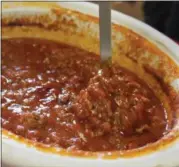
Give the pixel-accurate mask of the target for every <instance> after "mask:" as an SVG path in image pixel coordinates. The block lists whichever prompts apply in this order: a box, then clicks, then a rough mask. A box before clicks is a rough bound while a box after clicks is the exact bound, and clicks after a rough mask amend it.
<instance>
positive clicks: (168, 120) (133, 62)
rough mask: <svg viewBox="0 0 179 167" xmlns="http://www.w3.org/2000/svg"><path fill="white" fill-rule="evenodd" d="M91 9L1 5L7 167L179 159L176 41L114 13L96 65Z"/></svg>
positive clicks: (162, 163)
mask: <svg viewBox="0 0 179 167" xmlns="http://www.w3.org/2000/svg"><path fill="white" fill-rule="evenodd" d="M97 15H98V7H97V6H96V5H94V4H91V3H87V2H80V3H79V2H78V3H77V2H65V3H63V2H59V3H55V2H44V3H42V2H3V4H2V75H1V84H2V99H1V101H2V107H1V109H2V116H1V122H2V158H3V162H4V163H5V164H9V165H13V166H14V165H16V166H63V167H65V166H72V165H73V166H83V165H84V164H85V165H86V166H106V167H107V166H109V165H110V166H111V165H113V166H132V167H135V166H136V167H139V166H149V167H155V166H170V167H172V166H176V165H179V160H178V158H177V155H178V154H179V144H178V136H179V121H178V118H179V114H178V112H179V110H178V107H179V95H178V92H179V66H178V62H179V55H178V54H179V48H178V46H177V45H176V44H175V43H174V42H172V41H171V40H170V39H168V38H167V37H165V36H164V35H162V34H161V33H159V32H157V31H156V30H154V29H152V28H151V27H149V26H147V25H145V24H144V23H141V22H140V21H137V20H135V19H133V18H131V17H129V16H126V15H123V14H121V13H118V12H115V11H112V20H113V24H112V44H113V48H112V49H113V56H112V60H111V61H110V62H109V63H107V64H101V62H100V59H99V24H98V17H97ZM131 27H132V28H131Z"/></svg>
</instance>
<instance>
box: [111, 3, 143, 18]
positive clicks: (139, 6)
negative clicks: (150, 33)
mask: <svg viewBox="0 0 179 167" xmlns="http://www.w3.org/2000/svg"><path fill="white" fill-rule="evenodd" d="M112 8H113V9H114V10H117V11H120V12H122V13H125V14H127V15H130V16H132V17H135V18H137V19H139V20H142V21H143V20H144V13H143V2H142V1H138V2H136V3H133V4H131V3H126V2H122V3H121V2H113V3H112Z"/></svg>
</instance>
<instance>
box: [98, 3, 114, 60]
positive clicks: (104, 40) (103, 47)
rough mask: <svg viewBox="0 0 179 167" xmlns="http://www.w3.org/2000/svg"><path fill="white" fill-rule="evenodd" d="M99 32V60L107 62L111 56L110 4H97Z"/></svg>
mask: <svg viewBox="0 0 179 167" xmlns="http://www.w3.org/2000/svg"><path fill="white" fill-rule="evenodd" d="M99 31H100V55H101V60H102V61H103V60H108V59H109V58H110V57H111V56H112V54H111V4H110V2H108V1H106V2H99Z"/></svg>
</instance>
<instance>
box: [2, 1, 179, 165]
mask: <svg viewBox="0 0 179 167" xmlns="http://www.w3.org/2000/svg"><path fill="white" fill-rule="evenodd" d="M54 4H55V6H56V5H57V6H58V5H60V6H63V7H65V8H69V9H73V10H76V11H80V12H81V13H85V14H88V15H92V16H98V7H97V6H96V5H94V4H91V3H88V2H59V3H54ZM13 5H14V4H13ZM13 5H12V6H11V4H10V3H9V4H4V8H3V9H2V17H3V19H4V18H6V19H4V20H6V21H5V22H8V21H9V20H8V19H9V18H11V19H10V22H11V21H12V22H13V21H15V22H16V21H17V20H18V19H19V18H22V17H34V16H36V15H48V14H49V13H50V11H51V9H52V8H54V7H52V6H51V4H48V5H45V6H44V5H42V4H41V3H40V2H39V3H36V4H35V5H36V7H34V5H32V4H28V3H27V4H26V5H24V4H23V2H22V3H20V5H19V4H18V5H17V6H16V5H15V6H13ZM68 14H69V13H68ZM77 14H78V13H77ZM53 17H54V16H52V18H53ZM70 17H71V19H74V18H73V16H70ZM12 18H13V19H12ZM54 19H56V18H54ZM19 20H20V19H19ZM66 20H68V17H67V18H66ZM92 20H94V23H93V24H91V27H90V28H91V29H93V32H91V34H90V35H91V37H94V36H95V37H96V36H98V30H97V27H96V26H95V25H94V24H97V23H96V20H95V19H94V18H92ZM112 20H113V22H114V23H116V24H120V25H123V26H125V27H128V28H129V29H132V30H133V31H134V32H136V33H137V34H140V35H141V36H143V37H145V38H147V39H148V40H149V41H151V42H152V43H154V44H155V45H156V46H157V47H159V48H160V49H161V50H162V51H163V52H165V53H166V54H168V55H169V57H170V58H171V59H172V60H173V61H174V64H175V67H177V66H178V65H179V46H178V45H177V44H175V43H174V42H173V41H172V40H170V39H169V38H168V37H166V36H164V35H163V34H161V33H160V32H158V31H156V30H154V29H153V28H151V27H149V26H148V25H146V24H144V23H142V22H140V21H137V20H135V19H133V18H131V17H129V16H126V15H124V14H121V13H119V12H115V11H112ZM52 22H53V21H52ZM77 24H78V23H77ZM47 26H48V25H47ZM86 26H87V27H88V25H86ZM83 28H86V27H85V25H84V27H83ZM114 29H115V28H114ZM79 31H80V30H79ZM117 31H118V30H117V29H116V32H117ZM2 32H3V34H6V32H4V31H2ZM28 33H29V32H27V34H26V35H27V36H28ZM29 34H30V33H29ZM36 35H37V36H36V37H40V36H39V35H38V34H36ZM115 35H116V36H115V41H122V40H123V37H122V36H121V34H120V33H119V34H117V33H116V34H115ZM15 36H18V34H16V35H15ZM29 36H30V35H29ZM53 38H54V39H56V40H57V38H58V36H57V37H55V34H54V36H53ZM68 42H69V41H68ZM72 43H73V41H72ZM73 44H74V43H73ZM97 44H98V41H97V42H96V44H94V45H95V46H94V47H95V48H96V49H94V50H95V52H98V51H99V50H98V49H97ZM84 45H85V44H84ZM114 45H115V44H114ZM81 47H82V48H83V47H85V46H83V45H82V46H81ZM87 49H89V50H90V49H93V48H90V47H89V48H87ZM154 57H155V55H154ZM164 61H165V60H164ZM149 63H150V62H149ZM167 67H169V66H166V68H167ZM166 75H168V77H169V78H170V75H169V74H166ZM177 76H178V75H177ZM177 76H176V77H174V78H173V79H172V82H171V83H170V85H172V86H173V87H174V89H175V91H176V92H177V93H178V92H179V78H178V77H177ZM174 129H175V130H174V131H173V132H172V133H171V134H169V135H170V136H169V137H171V138H172V135H173V136H175V139H174V140H172V141H171V142H170V143H168V144H167V146H166V147H154V148H155V149H156V150H153V151H149V152H147V153H144V154H143V152H144V151H143V148H142V149H141V150H140V149H139V150H138V151H137V152H136V155H133V156H129V157H124V156H122V155H120V156H117V157H115V158H113V159H109V158H106V159H103V158H100V157H98V158H97V157H93V158H90V157H88V158H87V157H79V156H72V154H70V153H69V154H68V153H65V154H62V152H61V153H60V154H56V153H54V152H50V151H49V152H46V151H44V150H43V149H41V150H39V149H37V147H34V146H32V145H31V144H27V142H26V141H25V142H24V141H22V140H19V139H18V140H16V139H15V136H13V135H12V134H8V133H5V132H3V135H2V160H3V163H4V164H6V165H10V166H18V167H21V166H24V167H25V166H27V167H32V166H33V167H35V166H36V167H40V166H47V167H52V166H53V167H56V166H58V167H71V166H73V167H82V166H86V167H91V166H93V167H97V166H98V167H99V166H103V167H109V166H113V167H118V166H121V167H144V166H145V167H174V166H177V165H178V166H179V140H178V132H179V131H178V123H176V126H175V128H174ZM12 136H13V137H12ZM164 140H165V139H164ZM140 152H141V154H140ZM109 154H110V153H109ZM109 156H110V155H109Z"/></svg>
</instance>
